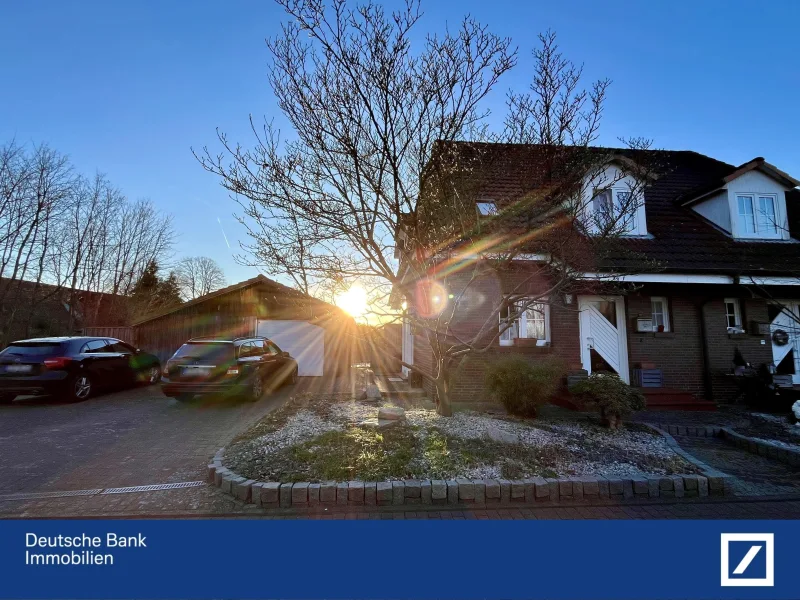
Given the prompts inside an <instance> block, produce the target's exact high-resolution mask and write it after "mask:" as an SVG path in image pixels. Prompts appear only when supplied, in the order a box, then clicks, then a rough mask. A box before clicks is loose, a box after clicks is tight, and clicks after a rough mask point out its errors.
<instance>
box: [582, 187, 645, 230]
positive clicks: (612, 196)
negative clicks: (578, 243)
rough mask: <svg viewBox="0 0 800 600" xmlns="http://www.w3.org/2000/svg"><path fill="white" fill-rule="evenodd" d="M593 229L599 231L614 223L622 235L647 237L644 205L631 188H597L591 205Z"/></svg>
mask: <svg viewBox="0 0 800 600" xmlns="http://www.w3.org/2000/svg"><path fill="white" fill-rule="evenodd" d="M590 210H591V212H592V219H591V223H590V225H591V228H592V229H594V230H595V231H599V230H602V229H604V228H605V227H607V226H608V224H609V223H613V226H614V229H615V230H619V232H620V234H621V235H646V234H647V228H646V226H645V224H644V203H643V202H639V201H637V198H635V197H634V196H633V192H632V191H631V189H630V188H629V187H609V188H603V189H600V188H596V189H595V190H594V194H593V196H592V202H591V204H590Z"/></svg>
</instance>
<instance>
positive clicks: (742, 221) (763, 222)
mask: <svg viewBox="0 0 800 600" xmlns="http://www.w3.org/2000/svg"><path fill="white" fill-rule="evenodd" d="M780 222H781V221H780V214H779V211H778V197H777V196H776V195H775V194H736V225H737V231H738V234H739V236H740V237H750V238H759V239H780V238H782V237H783V232H782V231H781V229H782V228H781V227H780V226H779V224H780Z"/></svg>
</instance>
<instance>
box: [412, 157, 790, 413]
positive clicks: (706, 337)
mask: <svg viewBox="0 0 800 600" xmlns="http://www.w3.org/2000/svg"><path fill="white" fill-rule="evenodd" d="M439 144H440V148H439V152H440V153H441V152H442V148H444V149H445V150H446V151H447V152H448V155H450V156H452V155H456V156H458V155H460V154H461V155H470V156H472V157H473V159H474V156H475V148H479V149H480V152H479V153H478V155H479V156H480V158H479V161H491V164H490V165H489V166H488V167H487V168H483V169H478V170H474V169H471V171H474V172H475V173H477V175H475V174H473V175H471V177H472V179H473V181H472V182H471V185H470V187H469V190H470V196H469V197H470V201H472V202H474V203H475V211H476V214H477V215H478V221H479V222H480V220H481V219H486V220H487V221H488V220H493V222H494V223H495V225H496V226H497V227H500V228H501V231H502V230H503V229H502V228H503V227H505V228H506V229H505V230H504V231H506V237H507V238H508V237H509V236H511V237H513V238H515V239H521V240H525V239H532V240H535V239H536V235H535V234H536V232H537V230H536V228H537V226H538V225H537V224H536V223H534V222H531V221H530V220H527V221H526V218H525V214H524V213H525V209H524V203H521V199H523V198H526V197H528V196H530V195H531V194H532V193H533V192H536V188H537V187H539V188H541V189H545V188H546V187H547V186H548V185H549V186H552V185H553V182H552V181H548V182H544V181H543V180H542V179H541V178H537V177H532V176H531V173H537V172H539V171H541V170H542V164H543V162H544V161H546V160H548V159H550V158H551V157H552V155H553V151H552V147H550V148H547V147H543V146H539V145H523V144H472V143H465V142H449V143H445V142H440V143H439ZM584 150H586V149H584ZM567 151H568V149H567ZM586 154H587V155H588V156H590V157H594V158H593V161H594V162H592V160H590V161H588V162H583V163H580V164H581V165H582V167H581V168H583V169H585V172H586V175H585V177H584V180H583V185H582V186H581V188H580V190H579V191H578V190H576V191H575V194H577V195H579V196H580V195H586V194H588V196H586V198H585V199H586V200H587V201H585V202H583V203H582V206H584V208H583V209H582V210H584V211H585V214H582V215H580V218H581V219H586V221H585V222H587V223H595V224H596V223H597V222H598V221H602V220H603V219H608V218H609V216H613V217H615V218H617V219H618V221H617V222H618V223H621V227H620V229H621V231H620V233H619V235H618V236H617V237H616V239H615V246H614V250H613V251H610V252H606V253H604V254H603V255H602V256H600V255H597V256H594V257H592V258H593V263H592V262H591V261H584V264H581V265H575V269H576V270H578V271H579V275H578V277H577V278H576V282H575V283H574V284H573V285H572V286H571V287H570V289H568V290H560V291H559V292H557V293H556V294H554V295H553V296H551V297H548V298H547V301H543V302H540V303H537V304H534V305H532V306H531V307H529V308H528V309H527V310H525V311H524V312H523V313H522V314H520V315H519V316H518V317H517V318H516V319H514V322H513V323H511V324H509V323H508V316H509V314H513V312H514V311H509V310H508V308H507V307H506V308H503V307H502V306H501V307H500V308H499V310H498V304H497V303H496V302H492V301H490V300H492V299H493V298H497V297H499V296H500V295H502V294H503V293H506V292H507V291H508V290H509V289H510V288H513V287H514V286H515V285H519V282H523V281H525V278H526V274H528V273H529V272H531V269H533V268H534V267H535V266H537V265H540V263H541V262H542V261H544V260H545V257H544V255H542V254H537V251H538V250H537V248H536V247H535V245H532V246H531V247H530V248H528V246H527V245H524V246H523V247H522V248H521V249H520V253H519V254H517V255H516V257H515V259H514V260H513V265H512V266H511V268H510V269H509V274H507V275H506V276H505V277H504V278H503V279H502V280H499V281H498V280H497V278H496V277H488V276H487V277H486V278H484V279H483V280H480V281H478V282H477V283H476V282H472V283H471V284H470V285H471V287H470V288H469V289H468V290H467V291H464V289H465V287H464V286H465V285H466V284H465V283H464V275H463V269H462V270H458V269H441V270H438V271H436V273H434V274H430V275H429V276H428V277H426V278H420V279H419V280H418V281H417V282H416V285H417V286H423V285H424V286H431V285H435V286H440V287H441V291H442V293H440V294H437V295H436V296H435V297H434V301H441V302H448V301H449V302H458V303H459V305H458V306H455V307H454V310H453V318H452V323H451V324H450V331H451V332H454V333H457V334H458V337H459V338H460V339H465V338H468V337H469V336H470V335H473V334H475V333H476V331H477V329H478V328H479V327H480V326H481V324H482V323H485V322H488V321H487V319H493V321H491V322H492V323H495V325H493V326H492V327H497V329H494V330H492V331H490V332H489V334H488V337H489V338H493V340H492V341H491V344H492V347H491V348H490V350H489V351H487V352H484V353H481V354H480V355H479V356H474V355H471V356H469V357H468V359H467V360H466V362H465V364H463V365H461V366H460V368H459V370H458V374H457V377H455V378H454V380H453V381H452V387H451V389H452V395H453V399H454V400H455V401H466V402H469V401H479V400H483V399H484V395H485V392H484V385H483V380H484V371H485V367H486V364H487V362H488V361H490V360H492V359H493V358H494V357H497V356H501V355H502V354H503V353H508V352H514V353H520V354H524V355H526V356H528V357H529V359H530V360H532V361H535V360H539V359H541V358H542V357H543V356H549V355H553V356H558V357H561V358H563V359H564V361H565V362H566V363H567V364H569V365H571V366H573V367H574V368H578V367H582V368H583V369H585V370H586V371H588V372H589V373H591V372H593V371H594V370H598V369H602V370H609V371H613V372H616V373H618V374H619V376H620V377H621V378H622V379H623V380H624V381H626V382H629V383H634V384H641V383H642V381H641V379H640V375H641V374H642V371H641V369H644V370H645V372H646V373H654V374H656V375H657V382H656V385H658V386H660V387H659V388H657V389H646V390H645V391H646V392H649V393H650V394H651V395H652V398H653V399H655V400H658V401H660V402H662V403H664V404H670V405H675V406H678V405H681V406H684V407H687V408H692V407H693V406H694V405H697V406H699V405H702V404H703V403H704V402H709V401H712V400H713V401H715V402H719V401H725V400H731V399H733V398H735V397H736V396H737V394H738V393H739V391H740V389H741V388H740V385H739V380H737V378H736V377H734V376H733V369H734V364H733V360H734V355H735V354H736V353H737V350H738V352H739V353H741V356H742V357H743V358H744V359H745V360H746V361H747V362H749V363H751V364H752V365H760V364H767V365H774V370H775V371H776V372H777V373H778V374H781V375H783V378H782V380H783V382H784V383H786V384H788V385H791V384H792V383H793V384H794V385H800V334H798V330H800V327H798V323H800V242H799V241H798V240H800V191H798V190H797V189H796V188H797V186H798V181H797V180H796V179H794V178H793V177H791V176H790V175H788V174H786V173H784V172H783V171H781V170H780V169H778V168H777V167H775V166H773V165H771V164H770V163H768V162H766V161H765V160H764V159H763V158H755V159H753V160H751V161H749V162H747V163H745V164H743V165H740V166H734V165H730V164H727V163H724V162H721V161H719V160H716V159H714V158H711V157H709V156H704V155H702V154H698V153H696V152H691V151H655V150H631V149H622V148H589V149H588V150H586ZM432 160H433V161H436V160H437V159H436V158H435V157H434V159H432ZM641 165H648V168H647V169H644V168H638V167H639V166H641ZM572 168H575V163H573V165H572ZM632 190H634V191H632ZM545 191H546V190H545ZM632 194H633V195H635V198H634V200H635V202H629V200H630V199H631V198H630V196H631V195H632ZM424 199H425V192H424V190H423V194H422V201H424ZM520 205H521V206H523V208H522V209H519V208H518V207H519V206H520ZM617 212H619V213H621V214H615V213H617ZM503 215H510V217H509V219H506V221H503V219H502V218H501V217H502V216H503ZM509 221H510V222H512V223H513V226H512V225H509V224H508V222H509ZM418 226H419V225H418ZM423 226H424V225H423ZM593 227H596V225H590V226H588V227H587V229H586V231H587V232H588V233H587V234H586V235H583V238H582V239H585V241H586V248H587V249H589V250H591V248H592V244H591V241H592V240H591V237H592V233H591V232H592V231H593V229H592V228H593ZM487 231H490V229H488V228H487ZM493 233H496V231H493ZM397 237H398V243H403V242H402V238H403V237H404V236H403V229H402V227H401V228H399V230H398V236H397ZM579 237H580V236H579ZM526 244H527V242H526ZM474 246H475V244H473V247H474ZM479 246H480V245H479ZM459 252H462V250H460V249H459V248H458V245H457V244H456V245H454V246H452V247H451V248H450V251H449V253H448V252H442V256H443V257H442V260H443V261H450V262H451V263H452V262H453V260H454V259H453V254H458V253H459ZM471 252H472V254H471V255H470V256H471V258H468V257H467V256H466V254H464V253H463V252H462V255H461V257H460V258H459V260H461V261H465V260H479V259H480V256H479V254H480V253H476V252H474V251H471ZM563 260H564V261H565V262H569V261H570V260H571V257H566V258H564V259H563ZM590 265H591V266H590ZM423 279H425V280H424V281H423ZM612 280H613V282H614V286H613V287H614V290H615V291H614V293H613V294H609V292H608V289H609V285H608V283H609V282H610V281H612ZM551 284H552V281H548V280H547V278H546V277H535V278H533V280H531V281H528V282H526V283H525V286H527V288H526V289H527V290H528V292H526V293H529V294H531V297H535V296H536V295H538V294H541V293H542V290H547V289H548V286H549V285H551ZM461 292H463V296H462V293H461ZM454 298H455V300H453V299H454ZM448 299H450V300H448ZM405 301H406V303H407V311H408V314H415V313H416V314H419V311H420V310H421V306H420V302H419V300H418V299H415V298H414V295H413V294H410V295H406V297H405ZM411 321H412V320H410V319H407V320H406V322H405V324H404V327H403V336H402V342H403V348H402V356H403V360H404V362H406V363H407V364H413V365H414V366H416V367H419V368H420V369H421V370H423V371H425V372H428V373H431V372H433V370H432V369H433V365H432V364H431V363H432V358H431V348H430V345H429V344H428V342H427V340H425V339H424V336H422V335H420V332H415V331H414V327H413V324H412V322H411ZM500 331H502V334H500ZM404 372H407V369H404ZM428 385H430V384H428Z"/></svg>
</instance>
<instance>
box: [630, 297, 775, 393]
mask: <svg viewBox="0 0 800 600" xmlns="http://www.w3.org/2000/svg"><path fill="white" fill-rule="evenodd" d="M681 291H682V287H681V286H672V287H671V288H669V289H663V288H662V289H653V290H649V289H647V288H644V289H643V290H641V291H640V292H638V293H636V294H631V295H630V296H628V297H627V299H626V302H627V310H628V327H629V329H628V348H629V354H630V364H631V368H633V367H634V366H635V364H636V363H637V362H651V363H654V364H655V365H656V368H658V369H661V370H662V371H663V374H664V387H669V388H675V389H679V390H685V391H688V392H691V393H693V394H696V395H697V396H698V397H705V395H706V393H705V386H704V373H703V371H704V362H703V342H702V334H701V319H703V320H704V321H705V325H706V339H707V342H706V343H707V346H708V363H709V369H710V371H711V384H712V394H713V399H714V400H716V401H718V402H725V401H729V400H731V399H733V398H734V396H735V395H736V393H737V391H738V385H737V383H736V380H734V379H733V378H732V377H730V376H729V375H728V374H729V373H730V372H731V370H732V368H733V355H734V352H735V350H736V348H737V347H738V348H739V350H740V351H741V352H742V355H743V356H744V359H745V360H746V361H748V362H750V363H752V364H753V365H759V364H762V363H771V362H772V345H771V343H770V341H769V336H768V335H751V334H749V333H748V334H729V333H728V331H727V322H726V320H725V304H724V298H726V297H736V296H737V295H740V294H741V292H740V291H739V290H734V289H725V288H722V287H720V286H715V287H714V289H713V290H703V291H709V292H712V293H714V295H715V296H717V297H713V298H710V299H709V295H708V294H703V293H692V294H688V295H676V294H675V292H681ZM651 296H665V297H666V298H667V299H668V300H667V301H668V303H669V314H670V329H671V331H670V332H668V333H646V334H644V333H637V332H636V331H635V325H636V317H637V316H641V317H646V316H649V315H650V310H651V309H650V298H651ZM740 303H741V307H742V312H743V314H742V319H743V324H744V326H745V329H747V328H748V327H749V322H750V321H751V320H754V321H761V322H767V321H768V320H769V319H768V317H767V304H766V302H765V301H763V300H757V299H752V298H740ZM762 341H763V342H764V343H762Z"/></svg>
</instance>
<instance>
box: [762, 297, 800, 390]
mask: <svg viewBox="0 0 800 600" xmlns="http://www.w3.org/2000/svg"><path fill="white" fill-rule="evenodd" d="M778 303H779V304H780V305H781V306H783V310H781V311H780V312H779V313H778V315H777V316H776V317H775V318H774V319H772V322H771V323H770V324H769V333H770V337H771V339H772V361H773V363H774V364H775V366H776V367H777V366H778V365H779V364H780V363H781V361H783V360H784V359H785V358H786V356H787V355H788V354H789V353H790V352H792V353H793V354H792V356H793V358H794V374H793V375H792V383H797V384H800V302H798V301H797V300H779V301H778ZM778 331H780V332H783V333H785V334H786V335H785V336H783V335H781V334H778V335H775V332H778ZM784 338H787V339H786V341H785V343H783V340H784ZM776 340H777V341H776Z"/></svg>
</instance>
